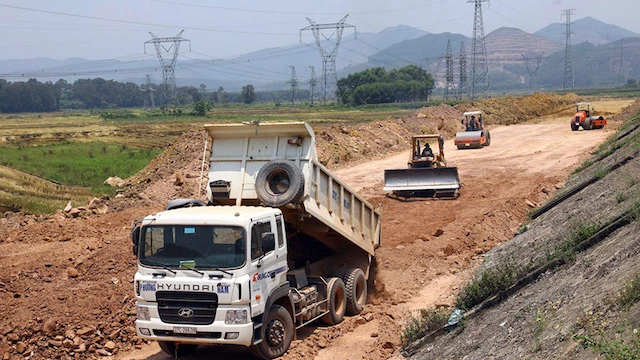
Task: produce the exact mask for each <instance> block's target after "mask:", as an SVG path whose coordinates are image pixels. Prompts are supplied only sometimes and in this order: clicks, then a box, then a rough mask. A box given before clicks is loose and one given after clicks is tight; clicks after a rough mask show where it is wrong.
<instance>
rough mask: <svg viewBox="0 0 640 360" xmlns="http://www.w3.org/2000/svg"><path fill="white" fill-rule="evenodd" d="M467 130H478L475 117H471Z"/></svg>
mask: <svg viewBox="0 0 640 360" xmlns="http://www.w3.org/2000/svg"><path fill="white" fill-rule="evenodd" d="M469 130H471V131H476V130H478V121H477V120H476V117H475V115H471V120H469Z"/></svg>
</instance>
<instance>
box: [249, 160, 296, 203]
mask: <svg viewBox="0 0 640 360" xmlns="http://www.w3.org/2000/svg"><path fill="white" fill-rule="evenodd" d="M255 186H256V194H257V196H258V200H260V201H261V202H262V203H263V204H265V205H268V206H273V207H279V206H283V205H286V204H289V203H297V202H298V201H300V199H302V195H304V174H303V173H302V170H300V168H298V167H297V166H296V165H295V164H294V163H293V162H292V161H290V160H283V159H277V160H271V161H269V162H268V163H266V164H265V165H264V166H263V167H262V169H260V171H258V175H257V176H256V185H255Z"/></svg>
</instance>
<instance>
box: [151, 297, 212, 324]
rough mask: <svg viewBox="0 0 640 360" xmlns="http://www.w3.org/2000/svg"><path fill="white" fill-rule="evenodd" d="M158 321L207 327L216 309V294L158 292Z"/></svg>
mask: <svg viewBox="0 0 640 360" xmlns="http://www.w3.org/2000/svg"><path fill="white" fill-rule="evenodd" d="M156 300H157V301H158V312H159V313H160V319H162V321H163V322H165V323H168V324H190V325H209V324H212V323H213V320H214V318H215V317H216V309H217V308H218V294H214V293H205V292H189V291H158V292H156Z"/></svg>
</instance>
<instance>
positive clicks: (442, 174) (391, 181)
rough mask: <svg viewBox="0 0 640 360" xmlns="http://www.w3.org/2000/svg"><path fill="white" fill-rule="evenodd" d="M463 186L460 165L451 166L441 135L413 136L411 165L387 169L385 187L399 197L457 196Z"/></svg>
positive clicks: (409, 162)
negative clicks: (448, 164)
mask: <svg viewBox="0 0 640 360" xmlns="http://www.w3.org/2000/svg"><path fill="white" fill-rule="evenodd" d="M421 142H422V144H421ZM421 145H422V148H421ZM433 148H435V149H436V150H435V151H436V152H434V150H433ZM459 189H460V179H459V178H458V168H456V167H447V161H446V160H445V157H444V139H443V138H442V136H441V135H438V134H431V135H414V136H412V137H411V151H410V153H409V161H408V162H407V168H406V169H391V170H385V171H384V190H385V191H391V192H392V193H393V195H396V196H399V197H404V198H409V197H437V198H457V197H458V195H459Z"/></svg>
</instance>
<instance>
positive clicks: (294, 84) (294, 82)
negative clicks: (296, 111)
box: [289, 66, 298, 105]
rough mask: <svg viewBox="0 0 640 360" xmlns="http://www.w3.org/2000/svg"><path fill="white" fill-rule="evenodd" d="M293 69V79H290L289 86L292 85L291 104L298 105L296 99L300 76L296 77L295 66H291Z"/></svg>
mask: <svg viewBox="0 0 640 360" xmlns="http://www.w3.org/2000/svg"><path fill="white" fill-rule="evenodd" d="M289 67H290V68H291V78H290V79H289V85H291V96H290V98H291V104H292V105H293V104H295V103H296V98H297V96H296V95H297V92H296V89H297V88H298V76H297V75H296V67H295V66H289Z"/></svg>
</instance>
